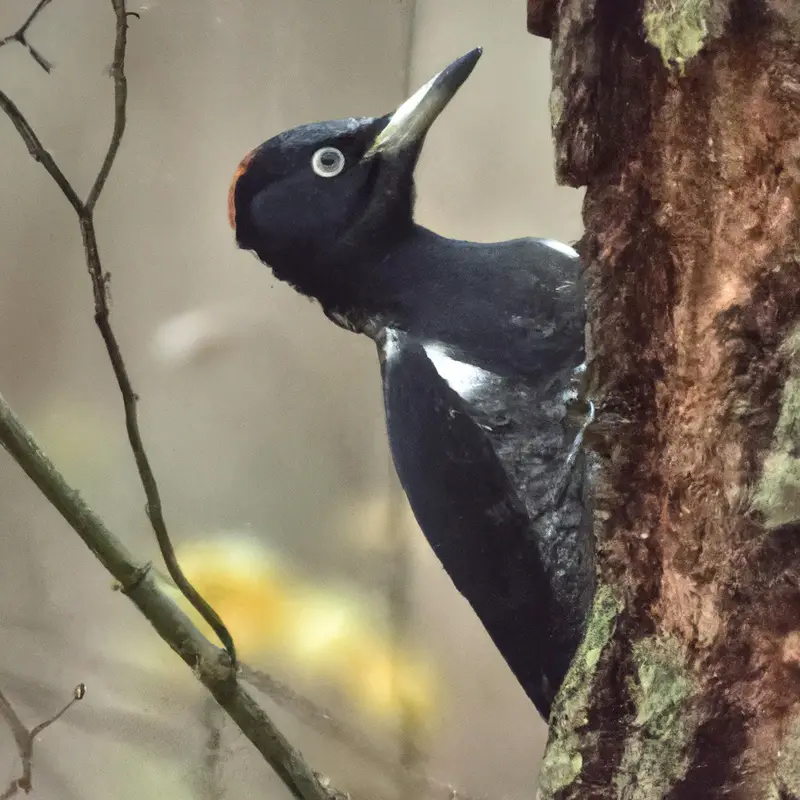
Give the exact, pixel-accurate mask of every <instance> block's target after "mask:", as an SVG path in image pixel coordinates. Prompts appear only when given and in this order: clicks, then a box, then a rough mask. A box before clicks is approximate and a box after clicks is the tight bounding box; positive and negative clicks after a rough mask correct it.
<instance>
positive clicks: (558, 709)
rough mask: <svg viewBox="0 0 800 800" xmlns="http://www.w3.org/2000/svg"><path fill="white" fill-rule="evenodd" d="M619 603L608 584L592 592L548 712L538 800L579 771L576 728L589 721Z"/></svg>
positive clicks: (578, 744) (580, 744)
mask: <svg viewBox="0 0 800 800" xmlns="http://www.w3.org/2000/svg"><path fill="white" fill-rule="evenodd" d="M620 610H621V604H620V602H619V600H618V599H617V597H616V596H615V595H614V593H613V592H612V591H611V589H609V588H608V587H607V586H601V587H600V588H599V589H598V590H597V594H596V595H595V599H594V604H593V606H592V613H591V614H590V616H589V622H588V623H587V628H586V634H585V636H584V637H583V641H582V642H581V645H580V647H579V648H578V652H577V653H576V654H575V658H574V659H573V661H572V665H571V666H570V669H569V672H568V673H567V676H566V678H565V679H564V683H563V685H562V686H561V690H560V691H559V693H558V696H557V697H556V701H555V704H554V706H553V712H552V714H551V715H550V737H549V741H548V745H547V754H546V755H545V759H544V762H543V763H542V770H541V773H540V775H539V791H538V793H537V800H546V798H549V797H552V796H553V795H554V794H555V793H556V792H558V791H559V790H561V789H563V788H564V787H566V786H569V784H570V783H572V782H573V781H574V780H575V779H576V778H577V777H578V776H579V775H580V772H581V767H582V765H583V757H582V755H581V746H582V744H583V741H582V739H581V736H580V734H579V730H580V729H581V728H582V727H583V726H585V725H586V724H587V722H588V711H589V703H590V700H591V697H592V688H593V685H594V682H593V676H594V674H595V672H596V669H597V665H598V663H599V661H600V657H601V656H602V654H603V651H604V649H605V647H606V645H607V644H608V642H609V640H610V639H611V637H612V635H613V633H614V629H615V625H616V620H617V616H618V614H619V612H620Z"/></svg>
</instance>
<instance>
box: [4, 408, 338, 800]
mask: <svg viewBox="0 0 800 800" xmlns="http://www.w3.org/2000/svg"><path fill="white" fill-rule="evenodd" d="M0 444H2V445H3V447H4V448H5V449H6V450H7V452H8V453H9V454H10V455H11V457H12V458H13V459H14V460H15V461H16V462H17V464H19V466H20V467H21V468H22V469H23V470H24V472H25V473H26V474H27V475H28V477H29V478H30V479H31V480H32V481H33V482H34V483H35V484H36V486H38V487H39V490H40V491H41V492H42V494H44V496H45V497H46V498H47V499H48V500H49V501H50V502H51V504H52V505H53V506H54V507H55V508H56V509H57V510H58V511H59V512H60V513H61V515H62V516H63V517H64V519H65V520H66V521H67V522H68V523H69V524H70V526H71V527H72V528H73V530H75V532H76V533H77V534H78V535H79V536H80V537H81V539H82V540H83V541H84V543H85V544H86V545H87V547H88V548H89V549H90V550H91V551H92V552H93V553H94V554H95V556H96V557H97V558H98V560H99V561H100V563H101V564H103V566H104V567H105V568H106V569H107V570H108V571H109V572H110V573H111V574H112V575H113V576H114V578H115V579H116V580H117V582H118V583H119V587H120V590H121V591H122V592H124V593H125V594H126V595H127V596H128V597H129V598H130V599H131V600H132V601H133V603H134V605H135V606H136V607H137V608H138V609H139V610H140V611H141V612H142V614H144V616H145V617H146V618H147V619H148V620H149V621H150V623H151V624H152V625H153V627H154V628H155V630H156V632H157V633H158V634H159V636H161V638H162V639H163V640H164V641H165V642H167V644H169V645H170V647H172V649H173V650H174V651H175V652H176V653H177V654H178V655H179V656H180V657H181V658H182V659H183V661H184V662H185V663H186V664H187V665H188V666H189V667H190V668H191V670H192V672H193V673H194V675H195V677H196V678H197V679H198V680H199V681H200V682H201V683H202V684H203V685H204V686H205V687H206V688H207V689H208V690H209V691H210V692H211V694H212V695H213V696H214V698H215V699H216V701H217V702H218V703H219V704H220V705H221V706H222V708H224V709H225V711H226V712H227V713H228V715H229V716H230V717H231V719H233V721H234V722H235V723H236V724H237V725H238V727H239V728H240V730H241V731H242V733H244V735H245V736H247V738H248V739H250V741H251V742H252V743H253V744H254V745H255V747H256V749H257V750H258V751H259V752H260V753H261V755H262V756H263V757H264V759H265V760H266V761H267V763H268V764H269V765H270V766H271V767H272V768H273V769H274V770H275V772H276V773H277V774H278V776H279V777H280V778H281V780H283V782H284V783H285V784H286V786H287V787H288V788H289V790H290V791H291V792H292V794H293V795H294V796H295V797H296V798H298V800H331V798H333V797H342V796H343V795H342V794H341V793H339V792H337V791H335V790H334V789H332V788H330V787H327V786H323V783H322V781H321V780H320V778H319V776H318V775H317V773H315V772H314V770H312V769H311V767H310V766H309V765H308V763H307V762H306V761H305V759H304V758H303V756H302V755H301V753H300V752H299V751H297V750H295V748H294V747H292V745H291V744H289V742H288V741H287V740H286V739H285V738H284V736H283V734H282V733H281V732H280V731H279V730H278V729H277V728H276V727H275V725H274V723H273V722H272V720H271V719H270V718H269V716H268V715H267V714H266V712H265V711H264V710H263V709H262V708H260V707H259V706H258V704H257V703H256V701H255V700H254V699H253V697H252V695H251V694H250V693H249V692H247V691H246V690H245V689H244V688H243V687H242V686H241V684H238V683H237V682H235V681H232V680H231V679H230V676H231V671H230V667H229V666H228V665H227V664H226V663H225V656H224V652H223V651H220V650H219V649H218V648H217V647H214V645H212V644H211V642H209V641H208V640H207V639H206V638H205V636H203V635H202V633H200V631H199V630H198V629H197V628H196V627H195V625H194V624H193V623H192V622H191V620H189V618H188V617H187V616H186V615H185V614H184V613H183V612H182V611H181V610H180V609H179V608H178V606H177V605H175V603H174V602H173V601H172V600H171V599H170V598H169V597H168V596H167V595H166V594H165V593H164V592H163V591H162V590H161V588H160V587H159V585H158V582H157V581H156V580H155V577H154V576H153V575H152V574H151V570H150V568H149V565H143V564H137V563H136V562H135V560H134V559H133V557H132V556H131V554H130V553H129V552H128V551H127V549H126V548H125V546H124V545H123V544H122V542H121V541H120V540H119V539H118V538H117V537H116V536H115V535H114V534H113V533H112V532H111V531H110V530H109V529H108V528H107V527H106V525H105V523H104V522H103V521H102V520H101V519H100V517H98V516H97V514H95V513H94V512H93V511H92V510H91V509H90V508H89V507H88V506H87V505H86V503H85V502H84V501H83V499H82V498H81V496H80V494H79V493H78V492H77V491H76V490H75V489H73V488H72V487H71V486H70V485H69V484H68V483H67V482H66V481H65V480H64V478H63V476H62V475H61V474H60V473H59V472H58V470H57V469H56V468H55V466H54V465H53V463H52V462H51V461H50V459H48V458H47V456H46V455H45V454H44V453H43V452H42V450H41V448H40V447H39V446H38V444H37V443H36V442H35V440H34V439H33V437H32V436H31V434H30V432H29V431H28V430H27V429H26V428H25V427H24V426H23V425H22V423H21V422H20V421H19V419H18V418H17V417H16V415H15V414H14V412H13V411H12V409H11V408H10V406H9V405H8V403H7V402H6V401H5V399H4V398H3V397H2V395H0Z"/></svg>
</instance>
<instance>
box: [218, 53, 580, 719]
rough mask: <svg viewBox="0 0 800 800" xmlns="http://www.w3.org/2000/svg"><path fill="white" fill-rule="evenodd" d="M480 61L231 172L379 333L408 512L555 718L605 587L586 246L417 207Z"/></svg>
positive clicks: (234, 196) (271, 249) (245, 227)
mask: <svg viewBox="0 0 800 800" xmlns="http://www.w3.org/2000/svg"><path fill="white" fill-rule="evenodd" d="M477 55H479V53H477V54H476V51H473V53H472V54H468V56H465V57H464V59H460V60H459V61H458V62H455V63H454V65H451V67H449V68H448V70H450V71H451V72H450V73H448V70H445V71H443V72H442V73H440V75H439V76H437V77H436V78H434V80H433V81H431V82H430V83H429V84H427V85H426V87H423V89H422V90H420V93H418V94H417V95H415V98H416V99H415V98H412V100H410V101H408V103H407V104H404V106H401V108H400V109H398V111H397V112H395V114H394V115H391V116H388V117H384V118H379V119H372V118H365V119H350V120H342V121H337V122H333V123H317V124H315V125H309V126H302V127H301V128H298V129H294V130H293V131H290V132H287V133H286V134H282V135H280V136H278V137H275V138H274V139H272V140H269V141H268V142H266V143H265V144H264V145H262V147H261V148H259V149H257V150H256V151H254V153H253V154H251V156H249V157H248V159H246V160H245V162H243V167H242V168H240V173H237V180H236V181H235V183H234V186H233V188H232V193H231V209H232V222H233V224H234V226H235V228H236V232H237V240H238V242H239V245H240V246H242V247H245V248H248V249H252V250H255V251H256V253H257V254H258V255H259V257H260V258H261V259H262V260H263V261H265V262H266V263H268V264H269V265H270V266H271V267H272V269H273V271H274V273H275V275H276V276H277V277H279V278H281V279H283V280H286V281H288V282H290V283H291V284H292V285H294V286H295V288H296V289H298V291H300V292H302V293H304V294H307V295H309V296H311V297H314V298H315V299H317V300H318V301H319V302H320V303H321V305H322V307H323V309H324V311H325V313H326V314H327V315H328V316H329V317H330V318H331V319H332V320H333V321H335V322H336V323H337V324H339V325H341V326H343V327H345V328H348V329H350V330H353V331H355V332H359V333H364V334H366V335H368V336H370V337H371V338H373V339H374V340H375V342H376V344H377V346H378V351H379V358H380V363H381V372H382V377H383V385H384V401H385V408H386V421H387V430H388V435H389V442H390V446H391V450H392V456H393V459H394V462H395V466H396V468H397V472H398V475H399V477H400V480H401V483H402V485H403V487H404V489H405V491H406V494H407V496H408V499H409V502H410V504H411V507H412V509H413V511H414V514H415V516H416V518H417V520H418V522H419V524H420V527H421V529H422V531H423V533H424V534H425V536H426V538H427V539H428V541H429V542H430V544H431V547H432V548H433V550H434V551H435V552H436V554H437V556H438V557H439V559H440V560H441V562H442V564H443V566H444V568H445V570H446V571H447V573H448V575H449V576H450V577H451V579H452V580H453V582H454V583H455V585H456V587H457V588H458V589H459V590H460V591H461V593H462V594H463V595H464V596H465V597H466V599H467V600H468V601H469V602H470V604H471V605H472V607H473V609H474V610H475V611H476V613H477V614H478V616H479V617H480V619H481V621H482V622H483V625H484V627H485V628H486V630H487V632H488V633H489V635H490V636H491V637H492V639H493V640H494V642H495V644H496V646H497V647H498V649H499V650H500V652H501V653H502V654H503V656H504V657H505V659H506V661H507V663H508V664H509V666H510V667H511V669H512V670H513V671H514V673H515V675H516V676H517V678H518V680H519V681H520V683H521V684H522V686H523V687H524V688H525V690H526V691H527V693H528V695H529V696H530V697H531V699H532V700H533V702H534V703H535V704H536V706H537V708H538V709H539V711H540V712H541V713H542V714H543V715H544V716H545V717H546V716H547V715H548V714H549V709H550V703H551V701H552V698H553V695H554V693H555V691H557V689H558V687H559V686H560V684H561V682H562V680H563V678H564V675H565V673H566V670H567V667H568V666H569V662H570V660H571V657H572V655H573V653H574V651H575V648H576V647H577V645H578V643H579V641H580V638H581V636H582V633H583V625H584V621H585V618H586V614H587V611H588V608H589V605H590V604H591V600H592V596H593V592H594V564H593V547H592V545H591V535H590V533H589V526H588V521H587V520H586V519H585V518H584V517H585V515H584V512H583V509H584V504H583V497H582V488H583V465H582V457H581V456H580V454H579V453H576V452H573V449H574V448H573V445H574V443H575V442H576V440H577V439H578V437H579V433H580V431H581V421H580V420H579V419H576V418H575V416H574V415H573V414H571V413H570V408H571V407H573V406H580V402H581V400H580V396H579V394H580V393H579V392H578V391H577V390H576V377H577V376H578V375H579V373H580V365H581V364H582V361H583V330H584V311H583V283H582V276H581V267H580V262H579V260H578V257H577V253H575V252H574V251H572V250H571V248H568V247H566V246H564V245H560V244H558V243H556V242H552V241H549V240H541V239H517V240H513V241H509V242H499V243H474V242H464V241H455V240H452V239H447V238H445V237H442V236H439V235H437V234H435V233H433V232H432V231H429V230H427V229H425V228H422V227H421V226H419V225H417V224H415V223H414V221H413V215H412V210H413V169H414V165H415V163H416V159H417V155H418V152H419V148H420V146H421V142H422V137H423V136H424V131H425V130H427V127H426V125H429V124H430V121H432V120H431V115H433V116H435V114H436V113H438V111H439V110H441V107H443V102H442V100H441V98H440V97H438V96H437V94H436V92H437V91H439V89H440V87H442V86H444V89H445V90H446V92H450V96H452V92H454V91H455V89H454V88H453V84H454V83H455V84H456V85H455V88H457V87H458V85H460V82H461V81H463V79H464V78H465V77H466V74H468V73H469V71H470V70H471V68H472V66H473V65H474V62H475V61H477ZM467 59H471V61H470V62H469V63H468V62H467ZM464 73H466V74H464ZM453 76H455V77H453ZM437 81H438V83H437ZM448 81H449V83H448ZM437 87H438V88H437ZM447 99H449V97H445V100H444V102H446V100H447ZM412 101H413V102H412ZM415 103H416V105H415ZM409 104H411V105H409ZM426 104H427V106H426ZM420 108H421V109H422V111H423V112H425V114H427V116H426V117H425V118H424V119H422V121H420V119H421V118H420V114H422V112H420V110H419V109H420ZM415 115H416V116H415ZM336 154H338V155H336ZM326 156H328V157H329V163H328V164H327V165H326V164H325V161H324V159H325V158H326ZM309 162H311V164H312V166H313V171H312V169H310V168H308V164H309ZM350 165H352V166H350ZM337 169H338V171H335V170H337ZM337 183H338V187H337V186H336V185H337ZM298 204H300V207H299V208H298Z"/></svg>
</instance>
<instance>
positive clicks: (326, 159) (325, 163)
mask: <svg viewBox="0 0 800 800" xmlns="http://www.w3.org/2000/svg"><path fill="white" fill-rule="evenodd" d="M311 169H313V170H314V172H316V173H317V175H319V176H321V177H323V178H335V177H336V176H337V175H338V174H339V173H340V172H341V171H342V170H343V169H344V154H343V153H342V151H341V150H337V149H336V148H335V147H321V148H320V149H319V150H317V152H316V153H314V155H313V156H311Z"/></svg>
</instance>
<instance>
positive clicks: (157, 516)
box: [0, 0, 236, 680]
mask: <svg viewBox="0 0 800 800" xmlns="http://www.w3.org/2000/svg"><path fill="white" fill-rule="evenodd" d="M47 2H49V0H47ZM47 2H40V3H39V5H38V6H37V8H36V9H35V10H34V13H33V14H32V15H31V17H29V19H28V20H27V21H26V23H25V24H24V25H23V27H22V28H21V29H20V30H21V31H22V33H21V34H20V32H19V31H18V32H17V34H19V35H20V36H22V37H24V34H25V31H26V30H27V27H28V26H29V25H30V23H31V22H32V21H33V19H35V16H36V14H38V13H39V12H40V11H41V10H42V8H44V6H45V5H46V4H47ZM111 5H112V7H113V9H114V15H115V19H116V26H115V38H114V58H113V61H112V64H111V76H112V77H113V79H114V127H113V130H112V133H111V139H110V141H109V145H108V149H107V150H106V154H105V156H104V158H103V162H102V164H101V166H100V169H99V171H98V173H97V177H96V178H95V180H94V183H93V184H92V187H91V189H90V190H89V194H88V196H87V198H86V201H85V202H84V201H82V200H81V199H80V197H79V196H78V193H77V192H76V191H75V189H74V188H73V186H72V184H71V183H70V182H69V180H68V179H67V178H66V176H65V175H64V173H63V172H62V170H61V168H60V167H59V166H58V164H57V163H56V161H55V159H54V158H53V157H52V156H51V155H50V153H48V152H47V150H46V149H45V147H44V145H43V144H42V142H41V140H40V139H39V137H38V136H37V135H36V132H35V131H34V130H33V128H32V126H31V125H30V123H29V122H28V121H27V119H26V118H25V116H24V114H23V113H22V112H21V111H20V109H19V108H18V107H17V106H16V105H15V104H14V102H13V101H12V100H11V98H10V97H8V95H6V94H5V93H4V92H2V91H0V109H2V110H3V111H5V113H6V114H7V115H8V117H9V118H10V119H11V121H12V123H13V124H14V127H16V129H17V131H18V132H19V134H20V136H21V137H22V140H23V141H24V142H25V145H26V146H27V148H28V152H29V153H30V154H31V156H32V157H33V158H34V160H36V161H38V162H39V163H40V164H41V165H42V166H43V167H44V168H45V169H46V170H47V172H48V174H49V175H50V176H51V177H52V178H53V180H54V181H55V182H56V184H57V185H58V187H59V189H61V191H62V192H63V194H64V196H65V197H66V198H67V200H68V201H69V203H70V205H71V206H72V208H73V209H74V210H75V213H76V214H77V216H78V223H79V225H80V231H81V239H82V241H83V249H84V253H85V258H86V266H87V269H88V271H89V277H90V278H91V282H92V293H93V295H94V319H95V323H96V324H97V327H98V329H99V330H100V335H101V336H102V338H103V343H104V344H105V347H106V352H107V353H108V357H109V360H110V361H111V367H112V369H113V371H114V377H115V378H116V380H117V385H118V386H119V390H120V394H121V395H122V403H123V407H124V410H125V428H126V430H127V433H128V441H129V442H130V446H131V451H132V453H133V457H134V460H135V461H136V469H137V470H138V473H139V478H140V480H141V483H142V487H143V489H144V494H145V498H146V502H147V505H146V513H147V517H148V519H149V520H150V524H151V525H152V528H153V531H154V533H155V535H156V539H157V540H158V546H159V548H160V550H161V554H162V556H163V558H164V563H165V564H166V566H167V571H168V572H169V574H170V577H171V578H172V580H173V581H174V582H175V585H176V586H177V587H178V588H179V589H180V591H181V592H182V593H183V594H184V596H185V597H186V599H187V600H188V601H189V602H190V603H191V604H192V605H193V606H194V607H195V608H196V609H197V611H198V612H199V613H200V614H201V616H202V617H203V618H204V619H205V620H206V622H208V624H209V625H210V626H211V628H212V629H213V631H214V633H216V635H217V636H218V637H219V640H220V642H222V644H223V645H224V647H225V649H226V650H227V651H228V655H229V657H230V660H231V667H232V669H231V679H232V680H235V674H236V648H235V646H234V642H233V637H232V636H231V635H230V633H229V632H228V629H227V628H226V627H225V624H224V623H223V622H222V620H221V619H220V617H219V615H218V614H217V613H216V612H215V611H214V609H213V608H212V607H211V606H210V605H209V604H208V603H207V602H206V600H205V598H203V597H202V596H201V595H200V593H199V592H198V591H197V590H196V589H195V588H194V586H192V584H191V583H190V582H189V581H188V579H187V578H186V576H185V575H184V574H183V571H182V570H181V568H180V565H179V564H178V559H177V557H176V555H175V550H174V548H173V546H172V541H171V539H170V537H169V533H168V531H167V524H166V521H165V519H164V511H163V508H162V505H161V494H160V492H159V489H158V483H157V481H156V478H155V475H154V473H153V469H152V467H151V465H150V459H149V458H148V456H147V451H146V450H145V447H144V442H143V440H142V434H141V430H140V428H139V419H138V412H137V402H138V399H139V398H138V395H137V394H136V392H135V391H134V389H133V385H132V383H131V379H130V376H129V375H128V371H127V368H126V366H125V361H124V359H123V357H122V351H121V350H120V347H119V343H118V342H117V338H116V336H115V334H114V330H113V328H112V327H111V322H110V309H109V303H108V281H109V277H110V276H109V273H107V272H105V271H104V270H103V266H102V263H101V261H100V252H99V248H98V244H97V234H96V231H95V225H94V209H95V206H96V205H97V201H98V199H99V198H100V194H101V192H102V191H103V187H104V186H105V185H106V181H107V180H108V176H109V174H110V173H111V168H112V167H113V165H114V160H115V159H116V156H117V153H118V152H119V147H120V144H121V142H122V136H123V134H124V133H125V124H126V103H127V94H128V88H127V80H126V78H125V52H126V47H127V35H128V14H127V12H126V9H125V0H111ZM17 34H13V35H12V38H14V37H15V36H17Z"/></svg>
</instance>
